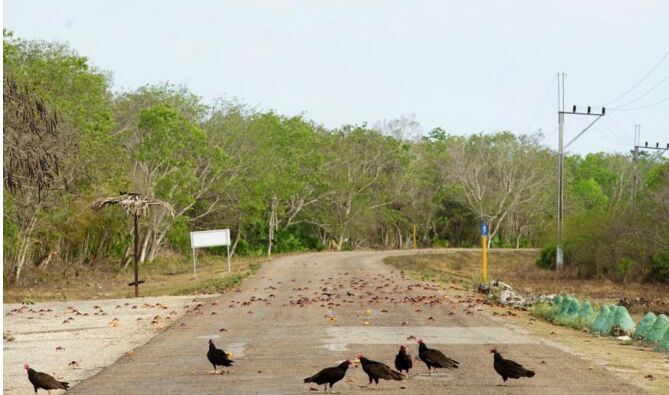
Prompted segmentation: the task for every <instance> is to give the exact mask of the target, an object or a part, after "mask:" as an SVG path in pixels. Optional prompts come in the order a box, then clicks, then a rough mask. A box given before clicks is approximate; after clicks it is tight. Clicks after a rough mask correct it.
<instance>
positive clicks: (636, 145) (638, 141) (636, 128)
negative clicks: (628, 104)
mask: <svg viewBox="0 0 669 395" xmlns="http://www.w3.org/2000/svg"><path fill="white" fill-rule="evenodd" d="M640 144H641V125H634V151H633V153H634V154H633V155H634V179H633V181H632V210H633V211H636V195H637V185H638V184H639V150H642V149H643V150H657V151H669V143H667V146H666V147H660V143H655V147H653V146H648V141H646V145H643V146H642V145H640Z"/></svg>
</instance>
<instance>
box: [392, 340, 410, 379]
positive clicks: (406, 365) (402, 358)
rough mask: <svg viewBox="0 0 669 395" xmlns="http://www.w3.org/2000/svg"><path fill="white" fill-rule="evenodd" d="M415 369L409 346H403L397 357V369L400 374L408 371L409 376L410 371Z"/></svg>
mask: <svg viewBox="0 0 669 395" xmlns="http://www.w3.org/2000/svg"><path fill="white" fill-rule="evenodd" d="M412 367H413V362H412V361H411V354H409V353H408V352H407V346H405V345H404V344H402V345H401V346H400V351H399V352H398V353H397V355H396V356H395V369H397V370H398V371H399V372H400V373H402V372H403V371H405V370H406V372H407V376H408V375H409V370H410V369H411V368H412Z"/></svg>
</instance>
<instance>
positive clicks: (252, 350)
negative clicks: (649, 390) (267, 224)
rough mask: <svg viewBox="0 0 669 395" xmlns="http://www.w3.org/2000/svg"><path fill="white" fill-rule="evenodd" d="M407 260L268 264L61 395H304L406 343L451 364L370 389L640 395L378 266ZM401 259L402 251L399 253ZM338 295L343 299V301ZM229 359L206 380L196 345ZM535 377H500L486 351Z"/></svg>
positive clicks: (331, 257)
mask: <svg viewBox="0 0 669 395" xmlns="http://www.w3.org/2000/svg"><path fill="white" fill-rule="evenodd" d="M406 253H407V252H397V251H392V252H391V251H389V252H341V253H318V254H305V255H298V256H293V257H286V258H281V259H277V260H275V261H273V262H271V263H268V264H266V265H264V266H263V268H262V269H261V270H260V271H259V273H258V274H257V275H256V276H254V277H252V278H250V279H248V280H247V281H246V282H245V283H244V285H243V287H242V289H241V290H240V291H239V292H229V293H226V294H224V295H222V296H221V297H220V298H214V299H212V300H210V301H208V302H206V303H205V304H204V305H203V306H201V307H200V308H199V309H197V310H196V311H194V312H191V313H188V314H186V316H184V318H183V319H182V320H181V321H179V322H177V323H175V324H174V325H173V326H172V327H171V328H170V329H169V330H167V331H166V332H164V333H162V334H160V335H158V336H157V337H156V338H154V339H153V340H152V341H150V342H149V343H148V344H146V345H145V346H142V347H140V348H139V349H137V350H136V353H135V354H134V355H133V356H131V357H127V356H124V357H122V358H121V359H120V360H118V361H117V362H116V363H114V364H113V365H111V366H109V367H107V368H105V369H103V370H102V371H101V372H100V373H99V374H97V375H96V376H94V377H92V378H90V379H88V380H85V381H83V382H82V383H80V384H78V385H76V386H75V387H74V388H73V389H72V390H71V391H70V392H69V393H70V394H154V395H158V394H160V395H166V394H223V393H224V394H258V393H259V394H309V393H317V392H316V390H317V391H318V392H322V391H323V387H322V386H321V387H317V386H315V385H314V384H304V383H303V382H302V380H303V378H305V377H308V376H311V375H313V374H314V373H316V372H317V371H318V370H320V369H322V368H325V367H328V366H333V365H335V364H336V363H337V362H338V361H340V360H343V359H346V358H350V357H351V356H353V355H354V354H356V353H358V352H361V353H364V354H365V356H367V357H368V358H370V359H374V360H377V361H381V362H384V363H386V364H388V365H391V366H392V365H393V361H394V357H395V354H396V352H397V350H398V348H399V345H400V344H406V345H408V346H409V349H410V351H411V353H412V354H413V355H414V356H415V355H417V353H418V351H417V345H416V343H415V340H414V339H413V338H414V337H422V338H423V339H424V340H425V342H426V344H427V345H428V346H430V347H433V348H438V349H440V350H441V351H443V352H444V353H445V354H446V355H447V356H449V357H451V358H453V359H455V360H457V361H459V362H460V368H459V369H457V370H450V371H438V372H437V373H436V374H433V375H432V376H428V375H427V368H426V367H425V365H423V364H422V363H421V362H419V361H415V362H414V369H413V370H412V371H411V372H410V377H409V378H408V379H407V380H403V381H392V382H391V381H382V382H381V383H380V385H379V389H378V391H377V392H381V393H388V394H413V393H416V394H444V393H456V394H612V393H620V394H632V393H641V392H642V391H641V390H640V389H639V388H637V387H634V386H632V385H629V384H626V383H624V382H621V381H620V380H619V379H618V378H616V377H615V376H614V375H612V374H611V373H609V372H606V371H604V370H603V369H601V368H599V367H597V366H593V364H591V363H588V362H586V361H584V360H582V359H580V358H579V357H577V356H574V355H570V354H568V353H565V352H563V351H560V350H558V349H556V348H553V347H551V346H549V345H546V344H544V343H542V342H541V341H540V340H539V339H536V338H532V337H529V336H527V335H525V334H523V333H519V332H517V331H516V330H514V329H511V328H509V327H504V326H500V325H501V324H499V323H498V322H495V321H493V320H491V319H490V318H488V317H487V316H486V315H484V314H483V313H481V312H479V311H478V310H477V306H476V305H475V304H474V302H473V301H472V300H471V299H470V300H467V299H466V298H460V299H458V298H454V297H445V293H444V291H443V290H441V289H439V288H437V287H435V286H433V285H431V284H428V283H422V282H420V281H414V280H410V279H407V278H404V277H403V275H402V274H401V273H400V272H398V271H397V270H393V269H392V268H391V267H389V266H386V265H384V264H383V263H382V258H383V257H385V256H388V255H396V254H406ZM409 253H410V252H409ZM347 292H350V293H351V294H352V296H351V295H349V294H347ZM208 339H214V341H215V343H216V345H217V346H219V347H220V348H222V349H224V350H225V351H228V352H232V353H233V354H234V359H235V361H236V362H235V366H234V367H231V368H227V369H226V370H227V372H226V373H224V374H223V375H213V374H210V373H209V372H210V371H212V369H213V368H212V366H211V365H210V364H209V362H208V361H207V358H206V352H207V340H208ZM492 346H496V347H497V348H498V349H499V350H500V352H501V353H502V355H503V356H504V357H506V358H509V359H513V360H515V361H517V362H519V363H521V364H523V365H524V366H525V367H527V368H530V369H533V370H535V371H536V376H535V377H534V378H531V379H527V378H525V379H520V380H510V381H508V382H507V384H506V385H502V384H503V382H502V379H501V378H500V376H498V375H497V374H496V373H495V371H494V370H493V366H492V365H493V357H492V355H491V354H490V353H489V350H490V349H491V347H492ZM364 384H367V376H366V375H365V374H364V372H363V371H362V369H361V368H351V369H349V371H348V373H347V375H346V377H345V378H344V380H342V381H341V382H339V383H338V384H336V385H335V391H337V392H340V393H346V394H364V393H375V392H374V391H372V389H371V388H364V389H363V388H360V386H361V385H364Z"/></svg>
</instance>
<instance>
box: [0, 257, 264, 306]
mask: <svg viewBox="0 0 669 395" xmlns="http://www.w3.org/2000/svg"><path fill="white" fill-rule="evenodd" d="M266 260H267V258H266V257H242V258H236V259H234V260H233V261H232V273H228V266H227V260H226V258H225V257H220V256H206V257H200V258H198V262H197V277H193V266H192V262H190V261H186V260H183V259H181V258H180V257H174V256H172V257H165V258H162V257H161V258H157V259H156V260H155V261H154V263H152V264H150V265H144V266H142V267H140V279H144V280H146V283H144V284H142V285H140V287H139V289H140V291H139V292H140V296H163V295H200V294H216V293H221V292H224V291H226V290H229V289H234V288H236V287H238V286H239V285H240V284H241V282H242V280H243V279H245V278H246V277H248V276H249V275H252V274H255V273H256V272H257V271H258V269H259V268H260V266H261V265H262V263H263V262H265V261H266ZM63 267H66V270H65V271H64V272H54V271H52V272H51V273H49V274H48V279H46V278H43V279H40V280H36V281H34V282H33V283H31V284H25V285H24V286H22V287H10V288H7V287H5V290H4V302H5V303H23V302H34V303H36V302H44V301H49V300H87V299H116V298H128V297H132V295H133V292H134V291H133V289H134V288H133V287H130V286H128V283H129V282H130V280H131V277H132V276H131V274H130V273H126V272H124V271H122V270H112V269H110V268H109V267H107V266H104V265H96V266H94V267H78V268H75V267H72V266H71V265H70V266H63ZM45 276H46V275H45Z"/></svg>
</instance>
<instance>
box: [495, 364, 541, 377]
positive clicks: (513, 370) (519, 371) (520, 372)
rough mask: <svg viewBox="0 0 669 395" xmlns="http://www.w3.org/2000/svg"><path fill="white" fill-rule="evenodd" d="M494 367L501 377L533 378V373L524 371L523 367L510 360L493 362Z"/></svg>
mask: <svg viewBox="0 0 669 395" xmlns="http://www.w3.org/2000/svg"><path fill="white" fill-rule="evenodd" d="M494 366H495V370H496V371H497V373H499V374H500V375H501V376H506V377H510V378H514V379H517V378H520V377H532V376H534V372H533V371H531V370H528V369H525V368H524V367H523V365H521V364H519V363H518V362H514V361H512V360H510V359H500V360H499V361H496V362H495V364H494Z"/></svg>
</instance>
